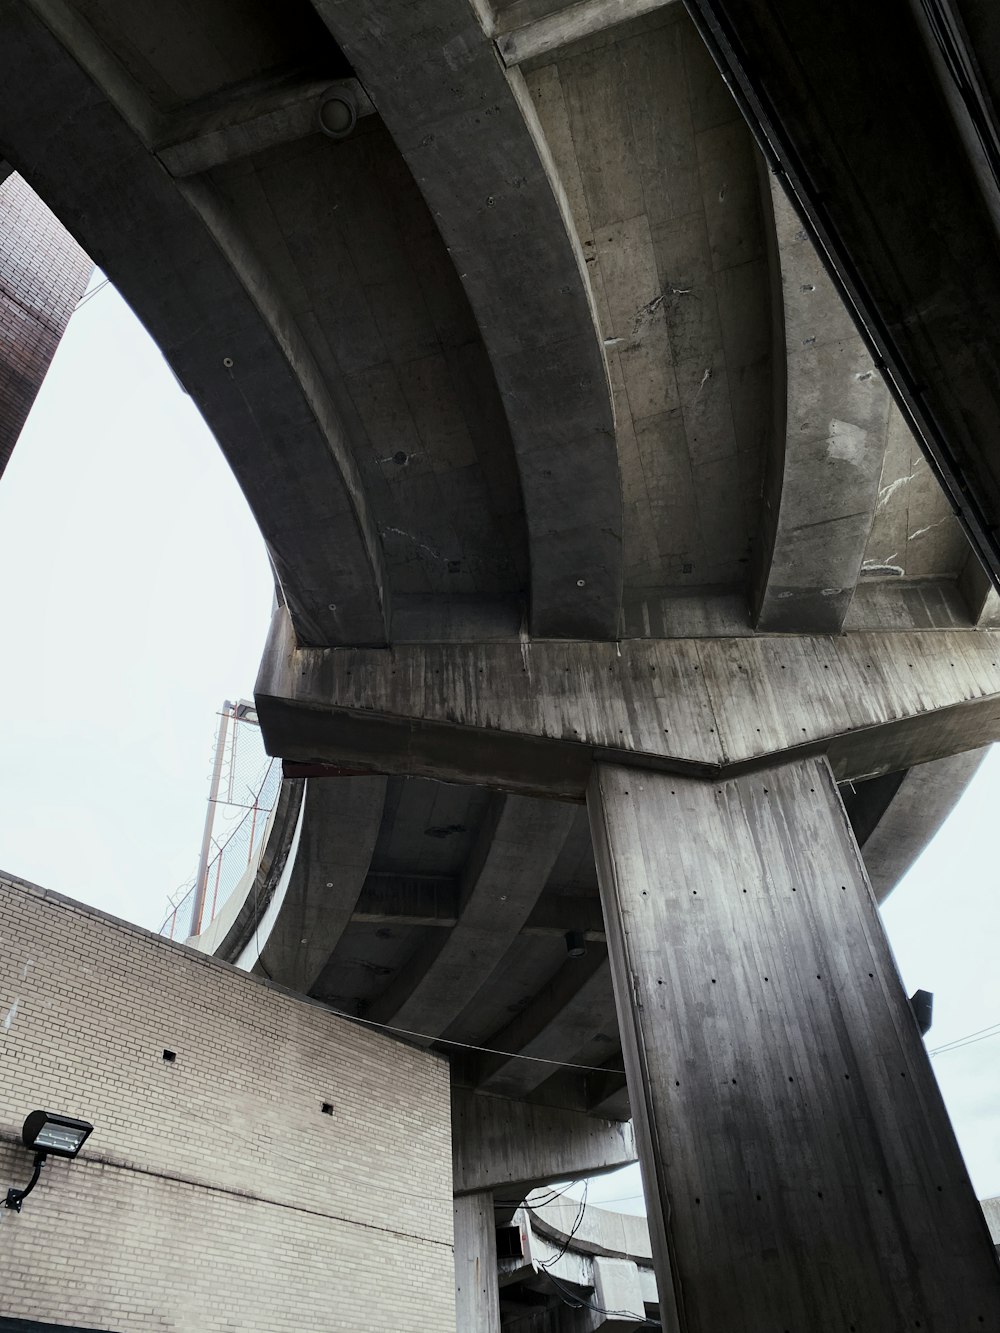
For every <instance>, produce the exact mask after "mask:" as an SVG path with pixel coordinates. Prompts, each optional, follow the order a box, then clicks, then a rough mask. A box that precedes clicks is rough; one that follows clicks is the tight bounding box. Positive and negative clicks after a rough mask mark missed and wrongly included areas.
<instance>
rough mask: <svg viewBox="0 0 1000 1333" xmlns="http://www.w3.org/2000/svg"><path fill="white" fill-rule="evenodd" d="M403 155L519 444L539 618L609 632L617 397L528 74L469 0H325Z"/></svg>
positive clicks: (612, 629) (613, 604)
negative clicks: (507, 65)
mask: <svg viewBox="0 0 1000 1333" xmlns="http://www.w3.org/2000/svg"><path fill="white" fill-rule="evenodd" d="M314 4H315V7H316V9H317V11H318V12H319V14H320V15H321V17H322V18H323V19H324V21H325V22H326V23H327V25H328V27H329V28H330V31H331V32H332V33H333V34H334V36H335V37H336V39H337V41H338V43H339V44H340V45H341V47H342V48H343V49H344V51H345V52H346V53H347V55H348V56H349V58H350V59H351V61H352V63H353V65H354V67H355V68H356V69H357V71H358V74H359V76H360V78H361V80H362V82H363V84H364V86H365V88H366V90H367V92H368V93H369V95H370V96H371V98H372V100H373V102H374V103H375V105H376V106H377V108H378V111H379V114H380V116H381V117H382V119H383V121H384V122H385V124H386V125H387V127H388V129H389V131H390V133H391V134H392V136H393V138H394V139H395V141H396V144H397V145H398V147H399V149H400V151H401V152H402V154H403V156H404V158H405V159H406V161H407V163H408V165H409V167H410V169H411V171H412V172H413V175H414V177H415V178H416V180H417V183H418V185H419V186H420V189H421V190H422V191H423V193H424V196H425V198H426V199H427V202H428V204H429V206H430V209H431V211H432V213H433V214H434V216H435V220H436V222H437V224H438V226H439V228H440V230H441V233H442V235H443V236H444V238H445V241H446V243H447V245H448V247H449V250H450V252H451V256H452V259H453V261H454V263H455V265H456V268H457V271H458V273H459V275H460V276H461V279H462V282H463V284H464V286H465V289H466V292H467V294H468V297H469V300H470V302H471V305H472V308H473V311H474V312H475V315H476V318H477V320H478V323H479V327H480V330H481V332H482V336H483V340H484V343H485V345H486V348H487V351H488V353H489V356H490V359H491V362H492V365H493V371H494V375H495V377H496V381H497V385H498V387H499V390H500V394H501V397H502V399H503V402H504V406H505V410H506V413H507V420H508V424H509V427H510V432H511V436H512V439H513V442H514V449H515V453H516V456H517V460H518V467H519V471H520V477H521V488H522V493H523V497H524V507H525V514H526V518H527V524H528V533H529V540H530V554H531V629H532V632H533V633H534V634H545V635H552V636H555V637H579V636H585V637H588V638H596V639H611V638H614V637H615V636H616V635H617V633H618V626H619V619H620V615H621V595H622V499H621V482H620V479H619V471H618V457H617V450H616V444H615V421H614V408H613V404H612V399H611V389H610V385H609V381H608V372H607V366H606V363H605V358H604V352H603V348H602V346H601V339H600V335H599V333H598V328H597V322H596V314H595V310H594V305H593V298H592V294H591V291H590V285H589V282H588V279H587V275H586V272H585V266H584V262H583V257H582V253H581V250H580V246H579V241H578V239H577V237H576V234H575V231H574V229H573V225H572V221H571V219H570V216H569V208H568V205H567V203H566V200H565V197H564V194H563V191H562V187H561V185H560V184H559V181H558V178H557V175H556V173H555V170H554V167H553V165H552V163H551V160H550V157H549V153H548V149H547V147H546V144H545V140H544V136H543V134H542V131H541V129H540V127H539V125H538V121H537V115H536V113H535V111H534V108H533V106H532V103H531V99H530V97H529V96H528V94H527V91H526V89H525V88H524V85H523V80H521V78H520V75H519V74H518V73H517V72H516V71H514V72H513V73H511V74H508V73H507V72H506V71H505V70H504V68H503V66H502V65H501V63H500V62H499V60H498V59H497V54H496V50H495V48H494V46H493V43H492V42H491V40H490V38H489V36H488V34H487V32H486V31H485V30H484V28H483V25H482V22H481V18H480V15H479V13H478V12H477V9H476V7H475V6H473V5H470V4H468V3H466V0H434V3H428V4H421V5H414V4H411V3H408V0H378V3H369V4H366V5H363V6H359V5H357V4H354V3H353V2H352V0H351V2H348V0H314Z"/></svg>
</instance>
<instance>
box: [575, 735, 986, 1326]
mask: <svg viewBox="0 0 1000 1333" xmlns="http://www.w3.org/2000/svg"><path fill="white" fill-rule="evenodd" d="M588 804H589V808H590V816H591V825H592V829H593V835H594V846H595V849H596V852H597V862H598V870H599V875H600V880H601V892H602V896H603V899H604V912H605V917H606V924H607V934H608V947H609V950H610V953H611V958H612V964H613V969H614V980H615V995H616V1002H617V1006H618V1013H619V1020H620V1026H621V1031H622V1041H623V1046H624V1049H625V1064H626V1069H627V1073H628V1081H629V1087H630V1092H631V1100H632V1108H633V1113H634V1116H635V1124H636V1130H637V1137H638V1146H639V1155H640V1161H641V1162H642V1166H643V1173H644V1179H645V1183H646V1194H647V1204H648V1212H649V1224H650V1233H651V1238H652V1243H653V1256H654V1263H655V1265H656V1270H657V1281H658V1283H659V1288H660V1299H661V1308H662V1309H663V1311H664V1320H665V1322H664V1328H665V1329H668V1330H671V1333H721V1330H729V1329H732V1330H736V1329H738V1330H740V1333H825V1331H826V1330H830V1333H834V1330H836V1333H851V1330H856V1333H902V1331H903V1330H904V1329H906V1330H914V1329H923V1330H925V1333H926V1330H935V1331H936V1333H959V1330H968V1331H969V1333H975V1330H977V1329H982V1328H988V1329H995V1328H1000V1269H998V1266H997V1261H996V1257H995V1255H994V1253H993V1248H992V1245H991V1243H990V1238H989V1235H988V1233H987V1230H986V1226H985V1223H984V1220H983V1216H982V1213H981V1211H980V1209H979V1207H978V1205H977V1203H976V1199H975V1195H974V1194H973V1191H972V1187H971V1185H970V1183H969V1180H968V1177H967V1175H966V1172H965V1168H964V1166H963V1163H962V1159H961V1156H960V1154H959V1151H958V1146H957V1144H956V1142H955V1138H954V1134H953V1132H952V1129H951V1125H950V1123H949V1121H948V1117H947V1115H946V1113H945V1110H944V1105H943V1103H942V1101H941V1097H940V1094H939V1093H938V1089H937V1084H936V1083H935V1080H934V1076H933V1074H932V1072H931V1067H930V1063H929V1061H928V1059H927V1056H926V1053H925V1051H924V1049H923V1046H922V1042H921V1039H920V1035H919V1033H918V1031H917V1026H916V1023H915V1021H914V1019H913V1016H912V1014H911V1013H910V1010H909V1007H908V1004H907V1000H906V996H905V994H904V991H903V988H902V984H901V982H900V979H899V976H898V973H897V971H896V967H895V964H894V961H893V957H892V953H891V951H890V949H889V944H888V941H887V939H886V937H885V933H884V931H883V929H882V925H881V922H880V919H879V916H878V912H877V909H876V906H875V901H874V898H873V896H872V893H871V889H870V887H869V884H868V881H867V879H866V876H865V871H864V867H863V864H862V861H861V858H860V855H859V854H858V850H857V847H856V845H855V843H854V839H853V835H852V833H851V830H850V827H849V825H848V822H847V819H846V816H845V814H844V810H843V807H842V805H841V802H840V798H839V795H838V792H837V788H836V785H835V783H834V781H833V775H832V772H831V770H830V768H829V765H828V764H827V762H826V760H825V759H803V760H799V761H796V762H793V763H787V764H784V765H782V766H781V767H777V768H773V769H770V770H767V771H765V772H758V773H754V774H753V775H751V776H748V777H741V778H737V779H735V780H732V781H729V782H724V783H711V782H705V781H703V780H698V779H691V778H682V777H676V776H670V775H669V774H662V773H653V772H649V771H647V770H643V769H635V768H627V767H620V766H614V765H598V766H597V768H596V770H595V773H594V776H593V780H592V782H591V784H590V788H589V791H588Z"/></svg>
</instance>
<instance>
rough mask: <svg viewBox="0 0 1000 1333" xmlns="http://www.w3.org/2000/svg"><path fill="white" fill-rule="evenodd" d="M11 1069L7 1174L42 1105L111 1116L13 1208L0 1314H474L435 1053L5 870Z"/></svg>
mask: <svg viewBox="0 0 1000 1333" xmlns="http://www.w3.org/2000/svg"><path fill="white" fill-rule="evenodd" d="M171 1055H172V1057H173V1058H171ZM0 1073H2V1078H0V1186H2V1188H3V1189H4V1190H5V1189H6V1187H7V1185H23V1184H24V1183H25V1181H26V1180H27V1177H28V1176H29V1175H30V1172H31V1164H32V1156H31V1153H30V1152H29V1151H28V1150H27V1149H25V1148H24V1147H22V1146H21V1144H20V1137H19V1136H20V1127H21V1123H22V1121H23V1119H24V1116H25V1115H26V1114H27V1113H28V1112H29V1111H31V1110H33V1109H34V1108H36V1107H40V1108H45V1109H48V1110H52V1111H62V1112H65V1113H67V1114H70V1115H77V1116H81V1117H83V1118H85V1119H87V1120H90V1121H92V1122H93V1123H94V1125H95V1129H94V1133H93V1135H92V1136H91V1138H90V1140H89V1142H88V1143H87V1144H86V1146H85V1148H84V1150H83V1152H82V1154H81V1156H80V1157H79V1158H78V1159H77V1160H76V1161H74V1162H66V1161H60V1160H58V1159H51V1160H50V1161H49V1162H48V1163H47V1164H46V1167H45V1169H44V1171H43V1174H42V1178H41V1181H40V1183H39V1185H38V1187H37V1189H36V1190H35V1192H34V1193H33V1194H32V1196H31V1197H30V1198H29V1199H28V1200H26V1201H25V1204H24V1210H23V1212H22V1213H20V1214H17V1213H14V1212H5V1213H4V1214H3V1217H2V1222H0V1225H2V1227H3V1230H2V1232H0V1240H2V1246H0V1316H2V1318H0V1328H4V1327H8V1328H17V1327H20V1324H18V1323H17V1322H13V1321H18V1320H32V1321H38V1322H39V1323H40V1325H41V1326H42V1327H47V1326H52V1325H54V1326H56V1327H70V1328H80V1327H82V1328H84V1329H88V1330H89V1329H100V1330H114V1331H115V1333H146V1330H168V1329H169V1330H177V1333H223V1330H225V1333H236V1330H239V1333H305V1331H306V1330H310V1333H312V1330H325V1329H330V1330H334V1329H337V1330H349V1331H350V1333H367V1331H368V1330H370V1331H371V1333H405V1331H406V1330H410V1329H412V1330H414V1331H416V1330H418V1329H419V1330H421V1333H426V1330H429V1329H433V1330H434V1333H448V1330H451V1329H454V1326H455V1325H454V1279H453V1259H452V1181H451V1136H450V1120H449V1111H448V1104H449V1084H448V1069H447V1066H446V1064H445V1062H444V1061H443V1060H442V1059H441V1058H439V1057H438V1056H435V1055H430V1054H427V1053H425V1052H423V1051H418V1050H415V1049H412V1048H411V1047H408V1046H405V1045H403V1044H401V1043H399V1042H397V1041H393V1040H391V1039H389V1038H387V1037H385V1036H383V1035H382V1034H381V1033H376V1032H372V1031H369V1030H367V1029H365V1028H362V1027H360V1026H358V1025H356V1024H352V1023H349V1022H346V1021H343V1020H340V1019H338V1018H336V1017H334V1016H333V1015H331V1014H330V1012H329V1011H327V1010H325V1009H323V1008H322V1007H321V1006H319V1005H316V1004H313V1003H310V1002H308V1001H304V1000H302V999H299V998H297V997H295V996H293V995H291V994H289V993H288V992H286V991H283V990H281V989H280V988H278V987H275V986H272V985H270V984H269V983H266V982H262V981H259V980H256V979H254V978H251V977H248V976H247V975H245V974H244V973H241V972H238V971H236V970H235V969H234V968H231V967H229V966H227V965H225V964H221V963H217V962H215V961H214V960H212V959H209V958H206V957H204V956H202V955H198V954H196V953H194V952H192V951H191V950H188V949H186V948H183V947H181V946H178V945H173V944H170V943H168V942H166V941H164V940H162V939H160V938H159V937H157V936H154V935H151V934H149V933H148V932H146V931H143V930H140V929H138V928H136V927H134V926H130V925H126V924H124V923H122V922H120V921H116V920H114V919H112V918H110V917H107V916H105V915H103V914H101V913H99V912H96V911H93V910H91V909H90V908H86V907H83V906H82V905H80V904H78V903H74V902H71V901H69V900H67V899H64V898H61V897H58V896H57V895H54V894H50V893H47V892H45V891H43V890H41V889H38V888H36V887H34V886H32V885H29V884H25V883H23V882H21V881H18V880H14V879H11V878H8V877H0ZM5 1320H10V1321H12V1322H11V1323H9V1324H5ZM30 1326H31V1325H28V1327H30Z"/></svg>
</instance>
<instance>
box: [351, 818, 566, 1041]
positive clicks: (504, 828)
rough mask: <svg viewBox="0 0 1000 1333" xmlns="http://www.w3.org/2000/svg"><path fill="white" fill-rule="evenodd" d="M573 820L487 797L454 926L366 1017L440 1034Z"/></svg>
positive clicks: (525, 907) (514, 922)
mask: <svg viewBox="0 0 1000 1333" xmlns="http://www.w3.org/2000/svg"><path fill="white" fill-rule="evenodd" d="M572 822H573V812H572V810H571V809H569V808H568V807H567V806H565V805H562V806H561V805H559V804H557V803H555V802H544V803H542V802H538V801H532V800H530V799H528V798H526V797H523V796H501V795H497V796H496V797H494V801H493V805H492V808H491V811H490V814H489V817H488V818H487V819H486V821H485V822H484V824H483V826H482V827H481V828H480V831H479V836H478V838H477V840H476V847H475V851H474V853H473V855H472V856H471V857H470V859H469V862H468V864H467V865H466V867H465V870H464V872H463V882H462V887H461V890H460V895H459V897H460V901H459V910H458V920H457V922H456V924H455V926H454V927H453V928H452V930H451V931H449V932H447V933H446V934H445V933H442V934H439V935H437V936H435V937H432V938H431V940H430V941H429V942H428V943H427V944H426V945H425V946H424V947H423V948H421V949H419V950H418V951H417V953H416V954H415V955H414V956H413V957H412V958H411V959H410V960H409V962H408V963H407V964H406V965H405V966H404V967H403V968H401V969H400V970H399V972H397V974H396V976H395V977H394V979H393V980H392V982H390V984H389V986H388V987H387V988H386V990H385V991H384V992H383V993H382V994H381V995H380V996H379V997H378V998H377V999H376V1000H373V1001H372V1003H371V1004H370V1005H369V1006H368V1007H367V1009H366V1010H365V1017H366V1018H369V1019H371V1020H372V1021H374V1022H377V1023H390V1024H392V1025H393V1026H394V1027H398V1028H405V1029H406V1030H407V1031H408V1032H410V1033H412V1034H420V1035H419V1036H416V1035H415V1036H414V1040H423V1039H424V1038H426V1039H427V1040H428V1041H430V1040H432V1039H433V1038H434V1037H438V1036H440V1035H441V1034H442V1033H443V1032H444V1030H445V1029H446V1028H447V1026H448V1024H449V1023H450V1022H451V1021H452V1019H453V1018H454V1016H455V1013H456V1012H457V1011H458V1010H459V1009H461V1008H462V1007H463V1006H464V1005H465V1004H467V1003H469V1002H470V1001H471V1000H472V998H473V997H474V996H475V994H476V992H477V991H478V990H479V989H480V988H481V987H483V986H485V985H486V984H487V983H488V982H489V979H490V976H491V974H492V973H493V971H494V969H495V968H496V967H497V966H498V965H499V963H500V962H501V961H502V959H503V956H504V954H505V953H506V952H507V950H508V949H509V947H510V945H511V943H512V942H513V940H514V938H515V937H516V936H517V935H518V933H519V932H520V930H521V928H522V927H523V926H524V923H525V922H526V921H527V919H528V917H529V916H530V914H531V911H532V909H533V908H534V907H535V905H536V903H537V901H538V898H539V896H540V895H541V892H542V890H543V889H544V887H545V883H546V881H547V879H548V877H549V872H550V871H551V869H552V866H553V864H554V863H555V860H556V857H557V856H558V855H559V852H560V851H561V850H562V846H563V843H564V842H565V841H566V835H567V834H568V833H569V830H570V826H571V824H572ZM338 935H339V932H338Z"/></svg>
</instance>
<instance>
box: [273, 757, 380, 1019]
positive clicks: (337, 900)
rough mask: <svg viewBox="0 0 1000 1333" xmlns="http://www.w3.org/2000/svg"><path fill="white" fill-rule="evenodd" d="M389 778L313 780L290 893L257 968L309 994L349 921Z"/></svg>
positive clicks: (365, 869) (366, 869)
mask: <svg viewBox="0 0 1000 1333" xmlns="http://www.w3.org/2000/svg"><path fill="white" fill-rule="evenodd" d="M386 784H387V779H386V778H345V779H342V780H338V779H325V780H322V781H318V782H309V783H307V785H306V792H305V797H304V802H305V809H304V816H303V824H302V832H301V834H300V836H299V845H298V851H297V854H296V857H295V866H294V868H293V870H292V875H291V879H290V881H289V885H288V891H287V893H286V894H285V900H284V902H283V903H282V905H281V911H280V913H279V914H278V917H277V919H276V920H275V922H274V925H273V926H272V928H271V932H270V934H269V935H268V937H267V940H266V941H265V942H264V943H263V945H262V947H261V950H260V958H259V961H258V963H257V965H256V967H255V969H254V970H255V971H260V972H263V974H264V975H265V976H266V977H268V978H269V979H270V980H272V981H277V982H280V983H281V985H283V986H289V987H291V988H292V989H293V990H298V991H301V992H302V993H303V994H308V993H309V991H310V990H311V988H312V986H313V985H314V984H315V982H316V980H317V978H318V977H319V976H320V974H321V973H322V971H323V968H324V967H325V966H326V964H327V962H328V960H329V958H330V954H331V953H332V952H333V950H334V948H335V947H336V944H337V941H338V940H339V939H340V937H341V935H343V933H344V931H345V930H346V929H347V926H348V924H349V922H350V919H351V913H352V912H353V911H354V907H355V905H356V903H357V901H358V897H359V895H360V893H361V890H362V888H363V886H364V882H365V876H366V875H367V874H368V867H369V866H370V864H371V859H372V852H373V851H374V850H375V840H376V839H377V837H378V833H379V828H380V827H381V824H382V811H383V808H384V805H385V790H386Z"/></svg>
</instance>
